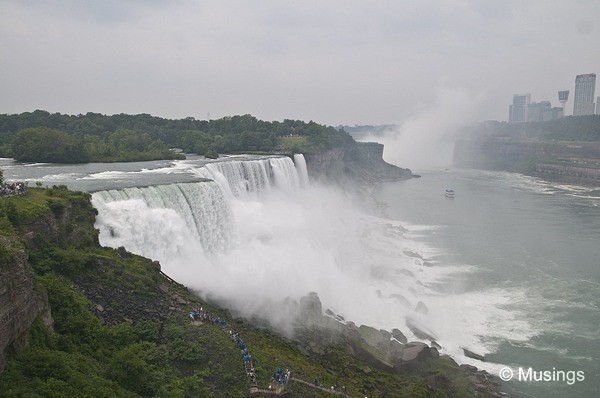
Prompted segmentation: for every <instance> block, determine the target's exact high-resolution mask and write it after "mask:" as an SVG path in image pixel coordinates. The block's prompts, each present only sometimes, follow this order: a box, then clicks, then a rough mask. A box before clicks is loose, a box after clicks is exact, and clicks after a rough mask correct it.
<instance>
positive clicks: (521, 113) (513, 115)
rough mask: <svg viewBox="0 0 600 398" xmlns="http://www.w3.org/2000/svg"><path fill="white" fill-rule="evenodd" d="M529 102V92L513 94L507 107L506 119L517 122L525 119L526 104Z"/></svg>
mask: <svg viewBox="0 0 600 398" xmlns="http://www.w3.org/2000/svg"><path fill="white" fill-rule="evenodd" d="M530 102H531V94H515V95H513V103H512V105H510V106H509V107H508V121H509V122H511V123H519V122H526V121H527V106H528V105H529V103H530Z"/></svg>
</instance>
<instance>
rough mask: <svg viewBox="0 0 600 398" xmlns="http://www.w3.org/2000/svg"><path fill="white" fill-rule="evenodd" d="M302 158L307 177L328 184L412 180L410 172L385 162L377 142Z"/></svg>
mask: <svg viewBox="0 0 600 398" xmlns="http://www.w3.org/2000/svg"><path fill="white" fill-rule="evenodd" d="M304 156H305V158H306V165H307V168H308V173H309V175H310V176H311V177H315V178H317V179H325V180H327V181H328V182H338V183H346V182H358V183H361V184H368V185H371V184H376V183H378V182H383V181H395V180H405V179H409V178H412V177H414V175H413V174H412V172H411V171H410V170H409V169H403V168H400V167H398V166H394V165H392V164H389V163H387V162H386V161H384V160H383V144H379V143H376V142H356V143H352V144H347V145H344V146H341V147H338V148H333V149H330V150H327V151H324V152H319V153H308V154H305V155H304Z"/></svg>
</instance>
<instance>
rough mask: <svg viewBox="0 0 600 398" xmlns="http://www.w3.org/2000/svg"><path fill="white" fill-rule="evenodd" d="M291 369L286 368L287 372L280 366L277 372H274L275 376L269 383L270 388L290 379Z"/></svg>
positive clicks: (281, 384)
mask: <svg viewBox="0 0 600 398" xmlns="http://www.w3.org/2000/svg"><path fill="white" fill-rule="evenodd" d="M290 374H291V373H290V371H289V369H286V370H285V372H284V371H283V370H282V369H281V368H279V369H277V371H276V372H274V373H273V377H272V378H271V384H269V390H271V389H273V388H274V387H275V386H276V385H277V384H279V385H280V386H283V385H284V384H286V383H287V382H288V381H290Z"/></svg>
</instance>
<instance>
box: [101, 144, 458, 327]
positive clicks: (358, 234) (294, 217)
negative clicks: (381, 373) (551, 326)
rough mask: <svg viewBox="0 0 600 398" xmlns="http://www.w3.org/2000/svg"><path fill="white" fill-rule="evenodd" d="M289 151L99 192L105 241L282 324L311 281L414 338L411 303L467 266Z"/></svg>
mask: <svg viewBox="0 0 600 398" xmlns="http://www.w3.org/2000/svg"><path fill="white" fill-rule="evenodd" d="M294 160H295V163H294V162H293V161H292V160H291V159H290V158H287V157H281V158H263V159H258V160H245V161H242V160H233V161H218V162H212V163H208V164H206V165H205V166H204V167H202V168H200V169H198V170H196V171H195V172H196V174H198V175H200V176H203V177H207V178H210V179H212V180H213V181H214V182H213V181H208V182H195V183H189V184H172V185H164V186H157V187H148V188H128V189H124V190H119V191H113V190H111V191H103V192H97V193H95V194H94V195H93V201H94V205H95V206H96V208H97V209H98V211H99V216H98V219H97V228H98V229H99V230H100V241H101V243H102V244H103V245H105V246H111V247H118V246H124V247H125V248H126V249H128V250H130V251H132V252H135V253H138V254H141V255H143V256H146V257H149V258H152V259H155V260H159V261H160V262H161V265H162V268H163V270H164V271H165V272H166V273H167V274H168V275H169V276H171V277H172V278H174V279H176V280H178V281H180V282H182V283H184V284H185V285H186V286H188V287H190V288H192V289H195V290H197V291H199V292H201V294H203V295H205V296H206V297H210V298H212V299H215V300H220V301H222V302H223V303H224V304H225V305H227V306H228V307H229V308H231V309H232V310H233V311H235V312H237V313H240V314H243V315H247V316H251V315H259V316H261V317H263V318H266V319H269V320H271V322H272V323H273V324H274V325H277V326H279V327H281V328H282V329H285V327H286V323H289V322H290V319H289V318H290V314H289V313H287V312H286V311H287V310H285V309H284V307H283V306H281V305H280V304H277V303H282V302H284V301H285V300H286V299H288V298H291V299H293V300H298V299H299V298H300V297H302V296H304V295H306V294H308V293H309V292H311V291H314V292H317V293H318V295H319V297H320V299H321V301H322V303H323V305H324V306H325V307H326V308H331V309H332V310H333V311H335V312H336V313H338V314H340V315H343V316H344V317H345V318H346V319H349V320H352V321H354V322H356V323H357V324H366V325H372V326H375V327H379V328H384V329H387V330H391V329H392V328H400V329H401V330H403V331H404V332H405V334H407V335H408V336H409V338H415V336H412V335H411V332H410V331H409V329H408V327H407V320H408V319H411V322H412V324H418V325H421V326H422V325H427V317H426V315H424V314H422V313H419V312H418V311H415V309H416V307H417V304H418V303H419V302H420V301H422V302H424V303H425V305H423V304H421V307H427V304H428V303H429V302H430V301H429V300H430V299H435V297H436V296H439V294H438V293H436V292H435V290H434V289H433V288H432V287H431V286H435V285H436V284H438V283H440V282H442V281H443V280H445V279H446V278H448V277H449V276H450V274H451V273H453V272H460V271H464V270H461V269H460V267H454V268H452V269H445V268H443V267H428V266H424V262H425V259H427V260H429V261H430V262H432V263H433V262H434V260H433V258H434V256H435V253H433V252H432V251H431V250H430V249H429V248H428V247H427V246H425V245H423V244H419V243H418V242H417V241H416V240H414V239H411V238H410V231H409V230H406V229H405V228H403V227H402V226H401V225H400V224H398V223H397V222H394V221H391V220H387V219H382V218H378V217H374V216H368V215H365V214H364V213H363V212H362V211H360V210H359V209H358V208H357V207H356V205H355V204H353V203H352V202H351V200H350V199H349V198H348V197H347V196H345V195H344V194H343V193H341V192H339V191H337V190H336V189H333V188H330V187H324V186H320V185H316V184H308V176H307V174H306V164H305V162H304V158H303V157H302V155H296V156H295V157H294ZM274 303H275V304H276V305H275V306H273V305H272V304H274ZM270 304H271V305H270ZM432 333H433V332H432Z"/></svg>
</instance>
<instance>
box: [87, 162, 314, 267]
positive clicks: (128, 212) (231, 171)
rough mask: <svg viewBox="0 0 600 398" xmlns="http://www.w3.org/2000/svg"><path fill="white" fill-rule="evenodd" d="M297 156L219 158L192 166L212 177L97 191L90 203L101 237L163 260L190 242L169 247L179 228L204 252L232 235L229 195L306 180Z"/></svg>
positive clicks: (221, 247)
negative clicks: (190, 181)
mask: <svg viewBox="0 0 600 398" xmlns="http://www.w3.org/2000/svg"><path fill="white" fill-rule="evenodd" d="M295 160H296V162H297V164H300V167H299V168H298V169H296V166H295V165H294V162H292V160H291V159H290V158H288V157H281V158H265V159H258V160H233V161H219V162H214V163H209V164H206V165H205V166H204V167H201V168H199V169H195V170H194V172H195V173H196V174H198V175H199V176H201V177H204V178H210V179H212V180H214V182H212V181H207V182H196V183H178V184H169V185H158V186H150V187H145V188H124V189H121V190H108V191H100V192H96V193H94V195H93V203H94V206H95V207H96V208H97V209H98V212H99V217H98V221H97V225H96V226H97V228H98V229H99V230H100V240H101V243H102V244H103V245H105V246H111V247H118V246H125V247H126V248H127V249H129V250H131V251H133V252H135V253H137V254H141V255H145V256H147V257H150V258H153V259H157V260H161V259H164V258H166V256H167V255H166V253H172V252H173V251H175V252H181V251H183V250H187V249H186V248H183V247H178V246H177V245H184V244H185V245H188V244H190V243H189V242H187V243H183V242H178V243H177V242H176V243H175V244H174V245H175V247H176V248H177V247H178V248H177V249H174V248H173V247H168V242H172V241H173V239H175V236H174V235H176V234H178V233H181V234H184V235H186V239H190V240H191V241H192V242H199V243H200V245H201V248H202V252H203V253H205V254H215V253H221V252H224V251H226V250H227V249H228V248H229V247H230V245H231V239H232V230H233V222H234V220H233V216H232V211H231V203H230V202H231V200H233V199H234V198H239V197H244V196H245V195H248V194H250V193H256V192H261V191H269V190H271V189H273V188H277V189H280V190H284V191H289V190H292V189H297V188H299V186H300V181H301V180H302V181H306V182H307V181H308V176H307V175H306V173H305V171H306V167H305V166H306V163H305V162H304V158H303V157H302V155H296V157H295ZM302 165H304V166H302ZM169 231H170V232H169ZM156 240H158V241H160V243H157V242H155V241H156ZM191 244H192V245H194V246H197V243H191ZM161 245H162V246H161ZM171 246H173V245H171ZM161 247H162V249H161ZM161 250H162V251H161Z"/></svg>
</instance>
